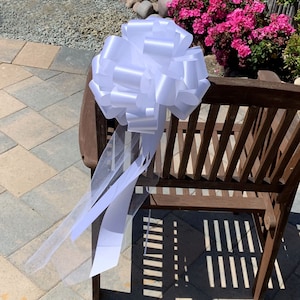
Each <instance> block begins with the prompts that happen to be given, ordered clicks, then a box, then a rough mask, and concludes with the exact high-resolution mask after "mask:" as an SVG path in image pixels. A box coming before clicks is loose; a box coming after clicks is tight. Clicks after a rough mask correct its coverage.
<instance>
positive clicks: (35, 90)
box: [6, 76, 67, 111]
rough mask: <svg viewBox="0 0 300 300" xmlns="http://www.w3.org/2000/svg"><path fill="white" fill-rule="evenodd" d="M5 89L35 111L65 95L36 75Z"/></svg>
mask: <svg viewBox="0 0 300 300" xmlns="http://www.w3.org/2000/svg"><path fill="white" fill-rule="evenodd" d="M6 91H7V92H8V93H9V94H11V95H13V96H14V97H16V98H17V99H19V100H20V101H22V102H23V103H24V104H26V105H27V106H29V107H31V108H32V109H34V110H36V111H39V110H42V109H44V108H45V107H47V106H49V105H52V104H54V103H56V102H58V101H59V100H61V99H63V98H65V97H66V96H67V95H66V94H64V93H63V92H62V91H60V90H58V89H57V88H56V87H55V86H54V85H53V84H52V83H51V82H48V81H44V80H42V79H40V78H38V77H36V76H33V77H31V78H28V79H26V80H23V81H22V82H19V83H17V84H14V85H12V86H10V87H8V88H7V89H6Z"/></svg>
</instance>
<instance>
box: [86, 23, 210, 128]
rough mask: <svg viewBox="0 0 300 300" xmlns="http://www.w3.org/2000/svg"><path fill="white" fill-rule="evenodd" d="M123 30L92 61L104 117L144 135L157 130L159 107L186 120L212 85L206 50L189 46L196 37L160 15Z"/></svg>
mask: <svg viewBox="0 0 300 300" xmlns="http://www.w3.org/2000/svg"><path fill="white" fill-rule="evenodd" d="M122 34H123V35H122V37H118V36H110V37H109V38H108V39H107V40H106V42H105V44H104V48H103V50H102V52H101V53H100V54H99V55H97V56H96V57H95V58H94V59H93V64H92V66H93V79H92V81H91V82H90V88H91V90H92V91H93V93H94V95H95V98H96V101H97V103H98V105H99V106H100V108H101V110H102V112H103V114H104V115H105V117H106V118H107V119H111V118H116V119H117V120H118V122H119V123H120V124H121V125H128V130H129V131H132V132H140V133H154V132H155V131H156V130H157V129H158V110H159V109H160V105H163V106H166V107H168V108H169V110H170V111H171V112H172V113H173V114H174V115H176V116H177V117H178V118H180V119H185V118H186V117H187V116H188V115H189V114H190V113H191V112H192V111H193V110H194V109H195V107H196V106H197V105H198V104H199V103H200V101H201V98H202V97H203V95H204V93H205V92H206V90H207V88H208V86H209V84H208V81H207V80H206V79H205V78H206V77H207V71H206V67H205V63H204V59H203V53H202V51H201V49H200V48H199V47H195V48H189V46H190V45H191V42H192V39H193V37H192V35H191V34H190V33H188V32H187V31H185V30H183V29H182V28H181V27H179V26H177V25H176V24H175V23H174V22H173V21H171V20H167V19H161V18H157V17H150V18H148V19H146V20H144V21H140V20H132V21H130V22H129V23H128V24H126V25H123V27H122Z"/></svg>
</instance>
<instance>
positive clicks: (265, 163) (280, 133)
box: [255, 109, 297, 183]
mask: <svg viewBox="0 0 300 300" xmlns="http://www.w3.org/2000/svg"><path fill="white" fill-rule="evenodd" d="M296 113H297V110H294V109H293V110H288V111H286V112H285V114H284V115H283V116H282V118H281V121H280V123H279V124H278V128H277V130H276V132H274V135H273V137H272V138H271V141H270V144H269V147H268V149H267V150H266V153H265V155H263V157H262V158H261V164H260V167H259V169H258V171H257V174H256V178H255V182H257V183H261V182H262V181H263V179H264V177H266V173H267V171H268V169H269V167H270V165H271V163H272V162H273V161H274V158H275V157H276V155H277V152H278V148H279V146H280V144H281V142H282V140H283V138H284V136H285V135H286V132H287V130H288V129H289V127H290V124H291V123H292V121H293V119H294V117H295V115H296Z"/></svg>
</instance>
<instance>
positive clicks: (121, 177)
mask: <svg viewBox="0 0 300 300" xmlns="http://www.w3.org/2000/svg"><path fill="white" fill-rule="evenodd" d="M192 38H193V37H192V35H191V34H190V33H188V32H186V31H185V30H183V29H182V28H180V27H179V26H177V25H176V24H175V23H174V22H173V21H172V20H167V19H161V18H157V17H149V18H147V19H146V20H132V21H130V22H128V23H127V24H123V25H122V37H117V36H110V37H108V38H107V40H106V41H105V44H104V48H103V50H102V51H101V53H100V54H99V55H97V56H95V57H94V59H93V61H92V71H93V77H92V80H91V82H90V84H89V86H90V89H91V90H92V92H93V94H94V96H95V99H96V101H97V103H98V105H99V106H100V108H101V110H102V112H103V114H104V115H105V117H106V118H107V119H111V118H116V119H117V121H118V122H119V124H120V125H121V126H127V130H128V132H127V134H128V133H129V132H133V133H134V134H133V136H130V139H129V142H128V143H129V144H130V145H129V144H126V141H125V144H124V142H123V141H122V140H121V139H119V138H118V135H119V134H120V131H121V132H122V133H121V135H123V134H124V130H125V129H124V128H125V127H121V129H120V128H117V130H116V132H115V133H114V135H113V137H112V139H111V141H110V143H109V144H108V146H107V147H106V149H105V150H104V152H103V154H102V156H101V158H100V161H99V163H98V166H97V168H96V170H95V173H94V176H93V178H92V184H91V186H92V191H91V192H90V193H88V194H87V196H85V197H83V199H81V201H80V202H79V205H78V206H77V208H75V209H74V210H73V212H71V213H70V215H69V216H68V217H67V218H66V220H65V222H63V223H62V225H61V226H60V227H59V228H58V230H57V231H56V232H54V234H53V235H52V236H50V238H49V239H48V240H47V241H46V242H45V243H44V244H43V245H42V247H41V248H40V249H39V250H38V251H37V252H36V253H35V255H34V256H33V257H32V258H31V259H30V260H29V261H28V266H29V267H30V268H31V270H36V269H38V268H41V267H42V266H44V265H45V264H46V263H47V262H48V261H49V260H50V259H51V257H52V255H53V253H54V252H55V251H56V250H57V249H58V248H59V247H60V246H61V244H62V243H63V242H64V241H65V240H66V239H68V238H70V239H71V240H72V241H73V242H74V241H75V240H76V239H77V238H78V237H80V236H81V235H82V234H83V232H85V230H86V229H87V228H88V227H89V225H91V223H92V222H93V221H95V220H96V219H97V217H98V216H99V215H100V214H101V213H103V212H104V211H105V210H106V211H105V214H104V217H103V220H102V223H101V227H100V232H99V238H98V244H97V247H96V252H95V255H94V261H93V265H92V270H91V272H90V276H94V275H96V274H99V273H101V272H103V271H105V270H108V269H110V268H112V267H114V266H116V265H117V263H118V259H119V255H120V252H121V246H122V240H123V235H124V230H125V225H126V215H127V212H128V208H129V205H130V201H131V199H132V195H133V192H134V188H135V185H136V182H137V179H138V177H139V176H140V175H141V174H142V173H143V172H144V171H146V170H147V168H148V166H149V164H150V162H151V160H152V158H153V156H154V154H155V151H156V148H157V146H158V144H159V142H160V139H161V136H162V134H163V131H164V124H165V119H166V109H169V110H170V111H171V112H172V113H173V114H174V115H175V116H177V117H178V118H180V119H186V118H187V117H188V116H189V114H190V113H191V112H192V111H193V110H194V109H195V108H196V107H197V106H198V105H199V103H200V102H201V99H202V97H203V96H204V94H205V92H206V91H207V89H208V88H209V81H208V80H207V79H206V78H207V70H206V66H205V62H204V57H203V53H202V50H201V49H200V48H199V47H194V48H189V47H190V45H191V42H192ZM125 140H126V139H125ZM136 145H138V146H139V147H136ZM137 148H138V152H137V153H136V154H137V155H136V157H137V159H136V160H135V161H134V162H133V163H131V164H127V167H124V166H125V165H126V163H125V162H126V161H127V160H128V158H129V157H131V155H132V152H133V151H136V150H135V149H137ZM112 149H113V150H112ZM112 151H114V152H112ZM123 152H124V153H125V158H124V157H122V153H123ZM103 168H107V170H103ZM141 203H142V201H140V204H141ZM73 277H74V276H73ZM75 277H76V276H75Z"/></svg>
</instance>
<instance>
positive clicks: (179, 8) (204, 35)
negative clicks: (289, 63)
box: [168, 0, 294, 74]
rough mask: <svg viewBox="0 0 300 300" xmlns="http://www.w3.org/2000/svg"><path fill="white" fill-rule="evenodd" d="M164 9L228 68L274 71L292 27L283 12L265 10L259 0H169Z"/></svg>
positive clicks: (280, 60)
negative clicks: (274, 12)
mask: <svg viewBox="0 0 300 300" xmlns="http://www.w3.org/2000/svg"><path fill="white" fill-rule="evenodd" d="M168 13H169V16H170V17H173V19H174V21H175V22H176V23H177V24H178V25H180V26H182V27H183V28H185V29H186V30H187V31H189V32H191V33H192V34H193V36H194V41H195V43H198V42H200V43H201V44H202V45H203V46H204V48H206V49H209V50H211V51H212V52H213V53H214V54H215V55H216V59H217V61H218V63H219V64H220V65H222V66H224V67H225V68H226V67H230V68H231V69H237V68H239V69H247V70H248V71H251V72H253V74H254V73H256V71H257V69H259V68H268V69H272V70H274V71H278V70H277V69H278V68H279V67H281V66H282V65H283V62H282V52H283V50H284V48H285V45H286V42H287V40H288V38H289V36H290V35H291V34H292V33H293V32H294V28H293V27H292V26H291V25H290V24H289V17H288V16H286V15H284V14H280V15H277V14H272V15H271V16H269V17H268V16H267V15H266V14H265V4H264V2H262V1H260V0H172V1H171V2H170V3H169V4H168Z"/></svg>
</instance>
